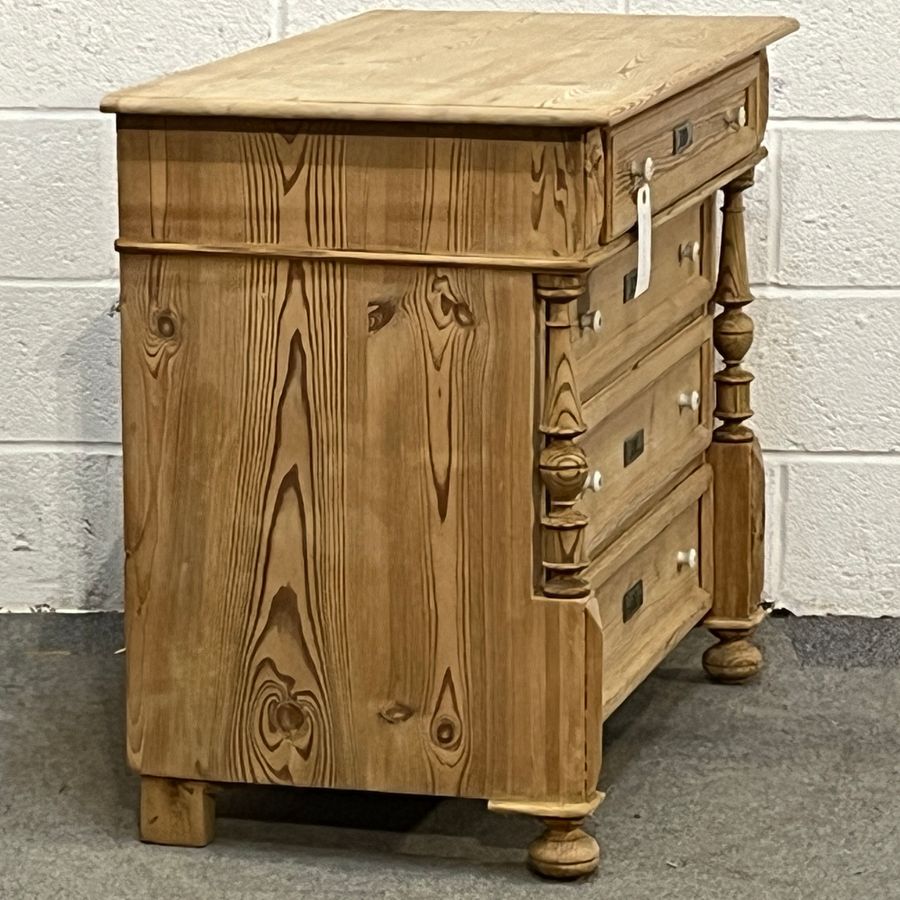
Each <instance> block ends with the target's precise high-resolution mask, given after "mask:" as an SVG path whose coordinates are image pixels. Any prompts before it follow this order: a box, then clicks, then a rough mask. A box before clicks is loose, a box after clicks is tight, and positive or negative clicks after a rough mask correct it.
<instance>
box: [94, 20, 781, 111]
mask: <svg viewBox="0 0 900 900" xmlns="http://www.w3.org/2000/svg"><path fill="white" fill-rule="evenodd" d="M796 28H797V23H796V22H795V21H794V20H793V19H787V18H777V17H762V16H759V17H757V16H753V17H741V16H735V17H726V16H623V15H596V14H581V15H573V14H538V13H526V12H495V11H484V12H469V11H466V12H449V11H447V12H443V11H442V12H438V11H429V12H424V11H412V10H397V11H386V10H379V11H377V12H371V13H367V14H364V15H361V16H357V17H355V18H352V19H348V20H346V21H343V22H338V23H336V24H334V25H330V26H326V27H325V28H320V29H318V30H316V31H313V32H311V33H309V34H304V35H299V36H297V37H293V38H288V39H287V40H284V41H279V42H277V43H274V44H269V45H267V46H265V47H259V48H257V49H255V50H250V51H249V52H246V53H241V54H238V55H237V56H234V57H231V58H229V59H226V60H222V61H220V62H216V63H211V64H209V65H205V66H199V67H197V68H195V69H190V70H188V71H186V72H181V73H178V74H175V75H171V76H168V77H165V78H161V79H158V80H156V81H153V82H150V83H148V84H145V85H141V86H138V87H133V88H129V89H126V90H122V91H116V92H114V93H112V94H109V95H108V96H106V97H105V98H104V99H103V101H102V108H103V109H105V110H108V111H112V112H119V113H150V114H154V115H210V116H222V115H226V116H228V115H242V116H269V117H271V116H285V117H296V118H318V119H323V118H324V119H344V120H347V119H365V120H370V121H371V120H388V121H397V122H401V121H405V122H411V121H438V122H490V123H505V124H529V125H532V124H537V125H560V124H565V125H575V126H592V125H599V124H613V123H616V122H619V121H622V120H623V119H626V118H628V117H629V116H633V115H634V114H635V113H637V112H639V111H640V110H642V109H644V108H645V107H648V106H651V105H653V104H655V103H659V102H660V101H662V100H664V99H666V98H667V97H670V96H672V95H673V94H676V93H678V92H679V91H683V90H685V89H686V88H689V87H692V86H693V85H695V84H698V83H699V82H701V81H703V80H704V79H706V78H708V77H710V76H711V75H713V74H715V73H716V72H719V71H721V70H722V69H725V68H727V67H728V66H729V65H732V64H733V63H736V62H739V61H740V60H742V59H746V58H747V57H749V56H751V55H753V54H754V53H756V52H757V51H759V50H761V49H762V48H763V47H765V46H766V45H767V44H770V43H772V42H773V41H775V40H778V39H779V38H781V37H784V36H785V35H787V34H790V33H791V32H792V31H794V30H795V29H796Z"/></svg>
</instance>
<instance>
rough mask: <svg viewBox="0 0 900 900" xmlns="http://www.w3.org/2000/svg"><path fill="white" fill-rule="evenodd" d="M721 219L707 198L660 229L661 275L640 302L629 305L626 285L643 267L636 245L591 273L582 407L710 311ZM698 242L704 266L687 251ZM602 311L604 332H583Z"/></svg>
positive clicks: (656, 249) (577, 318)
mask: <svg viewBox="0 0 900 900" xmlns="http://www.w3.org/2000/svg"><path fill="white" fill-rule="evenodd" d="M713 213H714V207H713V201H712V199H707V200H705V201H703V202H699V203H696V204H694V205H693V206H691V207H688V209H686V210H684V211H683V212H681V213H680V214H679V215H677V216H674V217H671V218H667V219H664V220H662V221H659V222H658V224H657V223H654V228H653V244H652V257H651V265H652V273H653V274H652V277H651V279H650V287H649V288H648V289H647V291H645V292H644V293H643V294H641V295H640V297H636V298H633V299H631V300H626V299H625V297H626V296H627V295H626V292H625V285H626V279H627V277H628V274H629V273H630V272H633V271H635V270H636V268H637V254H638V248H637V244H636V243H631V244H629V245H627V246H625V247H623V248H622V249H621V250H620V251H619V252H618V253H617V254H616V255H615V256H613V257H612V258H611V259H608V260H606V261H605V262H603V263H601V264H600V265H598V266H597V267H596V268H595V269H594V270H593V271H592V272H591V274H590V276H589V278H588V284H587V290H586V291H585V292H584V294H582V296H581V297H579V298H578V302H577V303H576V304H574V306H573V307H572V315H571V319H570V321H571V326H572V327H571V329H570V332H569V337H570V340H571V342H572V351H571V352H572V357H573V359H574V368H575V376H574V377H575V380H576V383H577V384H578V388H579V392H580V395H581V400H582V403H584V402H585V401H587V400H589V399H590V398H591V397H593V396H594V394H596V393H597V392H598V390H599V389H600V387H601V385H604V384H609V383H610V382H611V381H612V380H613V379H615V378H616V377H617V376H618V375H620V374H622V373H623V372H624V371H625V370H626V369H627V368H629V367H630V366H632V365H633V364H634V363H635V362H636V361H637V360H638V359H639V358H640V357H641V356H643V355H645V354H647V353H649V352H650V351H652V350H655V349H656V348H657V347H658V346H659V345H660V344H661V343H662V342H663V341H664V340H665V339H667V338H669V337H670V336H671V335H672V334H673V333H675V332H676V331H678V330H679V329H680V328H681V327H682V326H683V325H685V324H687V323H688V322H689V321H690V320H691V319H693V318H696V317H698V316H700V315H701V314H703V313H704V312H705V311H706V307H707V305H708V304H709V301H710V299H711V297H712V292H713V286H714V283H715V279H714V277H713V276H712V271H713V269H714V263H715V244H714V237H713V235H714V223H713ZM695 241H696V242H697V243H698V244H699V245H700V259H699V260H692V259H689V258H687V257H685V255H684V254H683V252H682V249H683V248H684V247H687V246H690V245H692V244H693V243H694V242H695ZM594 312H599V313H600V315H601V316H602V325H601V327H600V330H599V331H598V332H594V331H593V330H591V329H590V328H589V327H584V326H583V325H582V320H583V319H584V318H585V317H588V316H590V315H591V314H592V313H594Z"/></svg>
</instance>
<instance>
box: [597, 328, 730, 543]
mask: <svg viewBox="0 0 900 900" xmlns="http://www.w3.org/2000/svg"><path fill="white" fill-rule="evenodd" d="M711 370H712V344H711V320H710V317H709V316H704V317H703V318H702V319H699V320H697V321H696V322H694V323H693V324H692V325H690V326H688V328H686V329H684V330H683V331H682V332H680V333H679V334H677V335H676V336H675V337H674V338H672V339H671V340H670V341H668V342H666V343H665V344H663V346H662V347H660V348H659V349H658V350H656V351H655V352H654V353H652V354H651V355H650V356H649V357H647V358H646V359H644V360H642V361H641V363H640V364H639V365H638V366H636V367H635V368H634V369H632V370H631V371H630V372H629V373H628V374H627V375H625V376H623V377H622V378H620V379H618V380H617V381H616V382H614V383H613V384H612V385H611V386H610V387H609V388H608V389H607V390H605V391H603V392H602V393H600V394H598V395H597V396H596V397H595V398H594V399H593V400H592V401H590V402H589V403H587V404H585V406H584V416H585V421H586V422H588V423H589V428H588V431H587V432H586V433H585V434H584V435H582V437H581V438H580V443H581V446H582V448H583V450H584V454H585V457H586V458H587V464H588V469H589V476H588V483H589V485H590V488H591V489H589V490H587V491H585V493H584V495H583V497H582V500H581V502H580V505H579V508H580V509H582V510H583V511H584V512H585V513H587V514H588V516H589V519H590V521H589V523H588V526H587V528H586V529H585V549H586V552H587V553H588V556H589V557H593V556H595V555H596V554H597V553H598V552H599V551H600V550H601V549H602V547H603V546H604V545H605V544H607V543H609V541H610V540H611V539H612V538H613V537H615V536H616V535H617V534H618V532H620V531H621V530H622V528H624V527H626V526H627V525H628V523H629V522H630V521H632V520H633V519H634V518H635V517H636V516H637V515H638V514H639V513H640V511H641V507H642V506H644V505H645V504H647V503H649V502H650V501H651V500H652V499H653V497H654V496H656V495H658V494H659V493H660V492H661V491H662V490H664V489H665V486H666V484H667V483H668V482H670V481H672V480H673V479H675V478H676V477H677V476H678V474H679V473H681V472H683V471H684V469H685V468H686V467H688V466H689V465H690V464H691V463H692V462H693V461H694V460H695V459H696V458H697V457H698V456H699V455H700V454H701V453H703V451H704V450H705V449H706V448H707V447H708V446H709V442H710V439H711V436H712V405H713V404H712V402H711V401H712V396H713V392H712V371H711ZM597 473H599V475H598V474H597Z"/></svg>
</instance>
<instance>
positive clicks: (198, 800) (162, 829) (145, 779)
mask: <svg viewBox="0 0 900 900" xmlns="http://www.w3.org/2000/svg"><path fill="white" fill-rule="evenodd" d="M214 791H215V785H212V784H209V783H208V782H205V781H182V780H180V779H177V778H156V777H154V776H151V775H143V776H141V823H140V835H141V840H142V841H145V842H146V843H149V844H172V845H175V846H178V847H205V846H206V845H207V844H208V843H209V842H210V841H211V840H212V839H213V836H214V833H215V819H216V806H215V800H214V799H213V793H214Z"/></svg>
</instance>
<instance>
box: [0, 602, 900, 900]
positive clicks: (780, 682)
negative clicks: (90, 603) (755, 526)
mask: <svg viewBox="0 0 900 900" xmlns="http://www.w3.org/2000/svg"><path fill="white" fill-rule="evenodd" d="M760 638H761V643H762V645H763V648H764V652H765V654H766V659H767V668H766V670H765V672H764V674H763V676H762V677H761V678H760V680H759V681H757V682H756V683H754V684H752V685H745V686H741V687H723V686H719V685H715V684H711V683H709V682H707V681H706V679H705V678H704V676H703V674H702V671H701V668H700V654H701V652H702V649H703V647H704V646H706V644H707V643H708V642H709V638H708V636H707V635H705V634H704V633H703V632H701V631H695V632H693V633H692V634H691V635H689V636H688V638H687V639H686V640H685V642H684V643H683V644H682V645H681V646H680V647H679V648H678V649H677V650H676V651H675V653H674V654H673V655H672V656H671V657H670V658H669V659H668V660H667V661H666V663H665V664H664V665H663V666H662V667H661V668H660V669H659V670H658V671H657V672H656V673H655V674H654V675H652V676H651V677H650V678H649V679H648V680H647V681H646V682H645V683H644V685H642V686H641V688H640V689H639V690H638V691H637V692H636V693H635V694H634V695H633V696H632V697H631V698H630V699H629V700H628V701H627V702H626V703H625V704H624V705H623V706H622V708H621V709H620V710H619V711H618V712H617V713H616V714H615V715H614V716H613V717H612V718H611V719H610V721H609V722H608V723H607V727H606V739H605V759H604V773H603V780H602V787H603V789H604V790H605V791H606V792H607V797H606V801H605V803H604V804H603V805H602V806H601V807H600V809H599V810H598V812H597V814H596V816H595V818H594V820H593V822H592V823H591V827H592V829H593V831H594V833H595V834H596V835H597V837H598V838H599V840H600V842H601V845H602V848H603V854H604V858H603V861H602V863H601V871H600V873H599V874H598V875H597V876H595V877H593V878H591V879H589V880H587V881H583V882H579V883H575V884H554V883H549V882H543V881H541V880H539V879H537V878H535V877H534V876H532V875H530V874H529V873H528V872H527V871H526V870H525V868H524V866H523V865H522V860H523V857H524V847H525V846H526V845H527V843H528V841H529V840H530V839H531V838H532V837H533V836H534V834H535V833H536V830H537V829H536V826H535V825H534V824H533V823H532V822H530V821H528V820H526V819H519V818H503V817H498V816H495V815H493V814H490V813H488V812H487V811H486V809H485V807H484V804H481V803H478V802H474V801H462V800H443V801H436V800H432V799H428V798H422V797H404V796H396V795H384V794H381V795H378V794H359V793H350V792H326V791H304V790H290V789H281V788H230V789H228V790H226V791H225V792H224V793H223V794H222V795H220V797H219V801H218V810H219V817H218V820H217V832H218V833H217V839H216V841H215V843H213V844H211V845H210V846H209V847H206V848H204V849H201V850H188V849H181V848H166V847H154V846H146V845H142V844H140V843H139V842H138V840H137V838H136V824H135V822H136V812H135V811H136V808H137V780H136V778H135V777H134V776H132V775H130V774H129V773H128V772H127V771H126V768H125V765H124V762H123V736H122V729H123V712H122V692H123V678H122V669H123V658H122V657H121V656H116V655H114V651H115V650H116V649H117V648H118V647H120V646H121V644H122V636H121V619H120V617H119V616H116V615H110V614H107V615H97V616H54V615H41V616H12V615H10V616H2V617H0V897H2V898H4V900H6V898H32V897H34V898H46V897H54V898H55V897H59V898H67V900H76V898H90V900H103V898H120V897H121V898H129V900H136V898H144V897H147V898H194V897H215V898H232V897H234V898H238V897H241V898H257V897H259V898H264V897H312V898H316V900H319V898H323V900H324V898H332V897H354V896H360V897H366V898H380V897H389V898H390V897H397V898H425V897H429V898H430V897H441V898H444V897H446V898H463V897H484V898H488V897H490V898H494V897H496V898H504V900H507V898H519V897H551V896H552V897H564V898H567V900H569V898H582V897H591V898H612V897H615V898H617V900H643V898H685V900H703V898H717V900H730V898H765V900H770V898H776V900H777V898H807V897H809V898H816V900H826V898H836V900H837V898H839V900H845V898H857V897H860V898H900V702H898V701H900V622H898V621H896V620H886V619H882V620H874V621H867V620H858V619H857V620H852V619H833V620H811V619H804V620H800V619H790V618H782V619H771V620H770V621H769V622H767V623H766V624H765V625H764V627H763V628H762V629H761V633H760Z"/></svg>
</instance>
